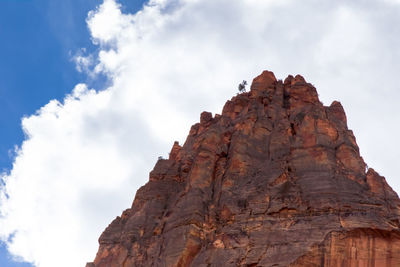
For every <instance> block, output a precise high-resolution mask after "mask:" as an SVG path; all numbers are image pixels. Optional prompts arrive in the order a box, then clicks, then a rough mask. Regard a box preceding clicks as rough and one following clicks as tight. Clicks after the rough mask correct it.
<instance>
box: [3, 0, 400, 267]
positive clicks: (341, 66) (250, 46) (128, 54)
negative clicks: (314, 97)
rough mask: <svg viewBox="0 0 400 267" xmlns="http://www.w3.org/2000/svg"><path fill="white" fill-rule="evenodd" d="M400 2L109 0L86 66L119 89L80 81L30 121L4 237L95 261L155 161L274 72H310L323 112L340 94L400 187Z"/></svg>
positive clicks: (70, 260)
mask: <svg viewBox="0 0 400 267" xmlns="http://www.w3.org/2000/svg"><path fill="white" fill-rule="evenodd" d="M399 8H400V7H399V6H397V5H394V4H393V3H392V2H381V1H372V0H370V1H368V0H367V1H353V2H351V3H349V2H348V1H335V2H328V1H322V2H321V1H320V2H316V1H311V0H306V1H301V2H298V1H294V0H285V1H272V0H271V1H256V0H243V1H228V0H151V1H149V2H148V3H147V4H146V5H145V6H144V7H143V9H142V10H140V11H139V12H137V13H136V14H124V13H122V12H121V7H120V4H118V3H117V2H115V1H114V0H105V1H104V2H103V3H102V4H101V5H100V6H99V7H98V8H97V9H96V10H93V11H92V12H90V13H89V15H88V20H87V23H88V27H89V30H90V33H91V38H92V40H93V42H94V44H95V45H98V47H99V52H98V53H97V54H94V55H90V56H89V57H88V58H86V57H84V56H83V55H79V59H76V62H77V63H78V66H80V69H79V70H81V71H86V72H87V73H88V74H89V75H94V74H101V75H106V76H107V77H108V78H109V79H110V81H111V84H112V85H111V86H110V87H109V88H107V89H105V90H102V91H96V90H91V89H88V88H87V86H86V85H84V84H79V85H77V86H76V87H75V89H74V90H73V91H72V92H71V94H69V95H67V96H66V97H65V99H64V101H63V102H62V103H60V102H58V101H54V100H53V101H50V102H49V103H48V104H47V105H46V106H44V107H42V108H41V109H39V110H38V111H37V113H36V114H34V115H32V116H29V117H26V118H24V119H23V121H22V126H23V129H24V132H25V133H26V140H25V141H24V142H23V144H22V145H21V146H20V147H19V148H18V150H17V155H16V157H15V161H14V164H13V168H12V169H11V170H10V172H9V173H8V174H4V175H3V181H4V185H3V187H2V190H1V192H2V194H1V203H0V212H1V218H0V236H1V238H2V239H3V240H4V241H5V242H7V244H8V247H9V250H10V252H11V253H13V254H14V255H16V256H19V257H22V259H24V260H26V261H30V262H33V263H34V264H35V265H36V266H40V267H47V266H61V267H62V266H69V267H70V266H83V265H84V263H85V262H86V261H90V260H91V259H93V258H94V256H95V252H96V250H97V238H98V237H99V235H100V233H101V231H102V230H104V228H105V227H106V226H107V224H108V223H109V222H111V220H112V219H113V218H114V217H115V216H117V215H119V214H120V213H121V211H122V209H124V208H127V207H129V206H130V203H131V201H132V199H133V196H134V193H135V191H136V189H137V188H138V187H139V186H140V185H142V184H144V183H145V182H146V180H147V177H148V172H149V171H150V170H151V167H152V165H153V164H154V163H155V161H156V159H157V156H159V155H166V154H167V152H168V150H169V148H170V146H171V145H172V143H173V141H174V140H179V141H181V142H183V141H184V138H185V136H186V134H187V133H188V130H189V127H190V125H191V124H193V123H194V122H196V121H197V120H198V115H199V113H200V112H201V111H203V110H209V111H212V112H217V113H218V112H220V111H221V109H222V105H223V103H225V101H226V99H229V98H230V97H231V96H232V95H234V94H236V90H237V84H238V83H239V82H241V81H242V80H243V79H246V80H251V79H252V78H253V77H254V76H256V75H258V74H259V73H260V72H261V71H262V70H263V69H269V70H272V71H274V72H275V74H276V76H277V77H279V78H285V77H286V75H288V74H297V73H301V74H302V75H304V76H305V78H306V79H307V80H308V81H310V82H312V83H313V84H314V85H315V86H316V87H317V88H318V90H319V93H320V98H321V99H322V100H323V102H325V104H330V102H331V101H333V100H335V99H337V100H340V101H341V102H342V103H343V104H344V107H345V109H346V111H347V115H348V119H349V124H350V127H351V128H352V129H353V130H354V131H355V134H356V136H357V137H358V143H359V145H360V147H361V152H362V155H363V156H364V158H365V160H366V162H367V163H368V164H369V165H370V166H373V167H375V168H376V169H377V170H378V171H379V172H380V173H382V174H384V175H386V176H387V179H388V181H389V183H390V184H392V185H393V187H394V188H395V189H396V190H397V191H399V190H400V183H399V182H397V181H396V178H398V177H397V176H398V174H397V172H396V171H395V169H394V167H393V166H395V164H396V162H395V160H396V159H398V158H399V156H400V155H399V152H398V149H396V147H399V141H398V138H397V132H398V131H399V130H400V129H399V126H398V124H399V123H398V118H397V115H398V111H397V110H396V103H397V98H398V97H399V94H400V93H399V90H398V86H397V80H396V79H395V78H396V75H397V71H398V70H399V67H400V66H399V62H400V60H399V59H400V54H399V50H398V49H397V48H398V47H399V42H400V40H399V39H398V38H397V36H399V34H400V33H399V29H397V28H396V27H393V26H394V25H399V22H400V21H399V20H400V17H398V15H397V14H398V12H399ZM88 38H89V37H88ZM89 63H90V64H89ZM92 66H93V67H92ZM91 67H92V68H91Z"/></svg>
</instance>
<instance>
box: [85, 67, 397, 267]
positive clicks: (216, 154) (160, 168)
mask: <svg viewBox="0 0 400 267" xmlns="http://www.w3.org/2000/svg"><path fill="white" fill-rule="evenodd" d="M399 219H400V200H399V198H398V196H397V194H396V193H395V192H394V191H393V190H392V189H391V187H390V186H389V185H388V184H387V183H386V181H385V178H384V177H382V176H380V175H379V174H378V173H377V172H376V171H374V170H373V169H372V168H367V166H366V164H365V163H364V161H363V159H362V157H361V156H360V154H359V148H358V146H357V144H356V140H355V137H354V135H353V132H352V131H351V130H349V129H348V128H347V122H346V115H345V112H344V110H343V107H342V106H341V104H340V103H339V102H336V101H335V102H333V103H332V104H331V105H330V106H323V104H322V103H321V102H320V101H319V99H318V94H317V91H316V89H315V88H314V87H313V86H312V85H311V84H310V83H307V82H306V81H305V80H304V78H303V77H301V76H300V75H297V76H296V77H293V76H289V77H287V78H286V79H285V81H284V82H282V81H280V80H279V81H278V80H276V78H275V76H274V74H273V73H272V72H268V71H264V72H263V73H262V74H261V75H260V76H258V77H256V78H255V79H254V81H253V83H252V85H251V90H250V92H245V93H242V94H238V95H237V96H235V97H233V98H232V99H231V100H230V101H228V102H227V103H226V104H225V106H224V108H223V111H222V114H221V115H215V116H214V117H213V116H212V114H211V113H208V112H203V113H202V114H201V118H200V123H197V124H195V125H193V126H192V128H191V130H190V133H189V136H188V137H187V140H186V142H185V144H184V145H183V146H180V145H179V144H178V143H177V142H176V143H175V144H174V145H173V147H172V150H171V153H170V155H169V159H160V160H159V161H158V162H157V164H156V166H155V167H154V169H153V171H152V172H151V173H150V179H149V182H148V183H147V184H146V185H145V186H143V187H141V188H140V189H139V190H138V191H137V193H136V197H135V200H134V202H133V204H132V207H131V208H129V209H127V210H125V211H124V212H123V214H122V215H121V216H120V217H117V218H116V219H115V220H114V221H113V222H112V223H111V224H110V225H109V226H108V227H107V229H106V230H105V231H104V233H103V234H102V235H101V237H100V239H99V243H100V248H99V251H98V253H97V256H96V258H95V260H94V262H93V263H89V264H88V265H87V266H94V267H117V266H123V267H128V266H249V267H250V266H253V267H254V266H360V267H361V266H365V267H367V266H375V267H378V266H379V267H380V266H400V230H399V226H400V221H399Z"/></svg>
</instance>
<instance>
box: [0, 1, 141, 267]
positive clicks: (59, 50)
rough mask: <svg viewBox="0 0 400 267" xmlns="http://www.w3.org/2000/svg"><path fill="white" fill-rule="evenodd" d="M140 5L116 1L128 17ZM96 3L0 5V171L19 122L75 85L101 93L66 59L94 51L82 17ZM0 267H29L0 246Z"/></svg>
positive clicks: (17, 138)
mask: <svg viewBox="0 0 400 267" xmlns="http://www.w3.org/2000/svg"><path fill="white" fill-rule="evenodd" d="M143 2H144V1H138V0H134V1H121V3H122V4H123V7H124V10H126V11H129V12H134V11H135V10H137V9H138V8H140V7H141V6H142V4H143ZM99 4H100V1H96V0H63V1H49V0H0V129H1V130H0V170H3V171H8V170H9V169H10V168H11V165H12V157H13V156H14V154H13V153H12V152H13V151H14V146H15V145H20V144H21V142H22V141H23V139H24V134H23V132H22V129H21V118H22V117H23V116H26V115H30V114H32V113H34V112H35V111H36V110H37V109H39V108H40V107H42V106H43V105H45V104H46V103H47V102H48V101H49V100H51V99H59V100H61V99H63V97H64V95H65V94H67V93H70V92H71V90H72V88H73V87H74V86H75V85H76V84H77V83H79V82H86V83H88V84H89V85H90V86H93V87H94V88H102V86H103V85H102V80H101V79H99V80H90V79H88V78H87V76H86V75H85V74H82V73H79V72H77V71H76V68H75V63H74V62H73V61H72V56H73V55H74V54H75V53H77V52H78V51H79V50H80V49H81V48H85V49H87V51H88V52H90V51H93V50H95V49H97V48H96V47H94V46H93V45H92V43H91V40H90V35H89V32H88V29H87V25H86V17H87V14H88V12H89V11H90V10H92V9H94V8H95V7H96V6H97V5H99ZM0 266H1V267H12V266H15V267H17V266H18V267H25V266H31V265H30V264H25V263H18V262H14V261H12V260H11V257H10V255H9V254H8V253H7V251H6V249H5V247H4V245H2V246H0Z"/></svg>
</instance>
